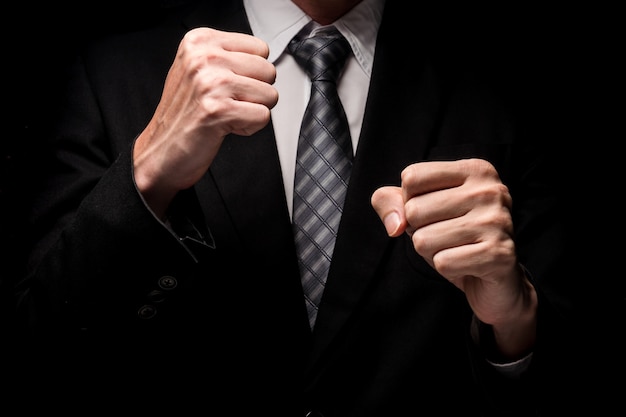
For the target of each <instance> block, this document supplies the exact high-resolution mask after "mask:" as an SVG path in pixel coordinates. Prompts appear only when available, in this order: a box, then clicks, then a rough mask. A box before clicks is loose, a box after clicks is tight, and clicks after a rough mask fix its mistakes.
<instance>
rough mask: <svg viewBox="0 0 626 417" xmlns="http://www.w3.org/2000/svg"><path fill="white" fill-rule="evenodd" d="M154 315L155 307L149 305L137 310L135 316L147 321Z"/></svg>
mask: <svg viewBox="0 0 626 417" xmlns="http://www.w3.org/2000/svg"><path fill="white" fill-rule="evenodd" d="M156 313H157V309H156V307H155V306H153V305H149V304H146V305H144V306H141V307H140V308H139V310H138V311H137V315H138V316H139V318H140V319H143V320H148V319H151V318H153V317H154V316H156Z"/></svg>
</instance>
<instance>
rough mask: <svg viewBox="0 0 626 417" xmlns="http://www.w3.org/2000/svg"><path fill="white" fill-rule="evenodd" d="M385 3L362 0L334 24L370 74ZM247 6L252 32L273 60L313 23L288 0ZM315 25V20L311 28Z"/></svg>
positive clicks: (250, 1)
mask: <svg viewBox="0 0 626 417" xmlns="http://www.w3.org/2000/svg"><path fill="white" fill-rule="evenodd" d="M384 4H385V0H362V1H361V2H360V3H359V4H358V5H356V6H355V7H354V8H353V9H352V10H350V11H349V12H348V13H346V14H345V15H344V16H342V17H341V18H340V19H338V20H337V21H336V22H335V23H334V26H335V27H336V28H337V29H338V30H339V31H340V32H341V33H342V34H343V36H344V37H345V38H346V39H347V40H348V42H349V43H350V46H351V48H352V52H353V53H354V57H355V58H356V60H357V61H358V63H359V65H360V66H361V67H362V68H363V70H364V71H365V72H366V73H367V74H368V75H370V74H371V72H372V63H373V60H374V49H375V47H376V34H377V32H378V27H379V25H380V20H381V18H382V13H383V7H384ZM244 6H245V8H246V13H247V15H248V20H249V21H250V27H251V29H252V33H253V34H254V35H255V36H257V37H259V38H261V39H263V40H264V41H265V42H267V44H268V45H269V48H270V56H269V58H268V60H269V61H270V62H272V63H275V62H276V60H278V58H280V56H281V55H282V54H283V52H284V51H285V48H286V47H287V44H288V43H289V41H290V40H291V38H293V37H294V36H295V35H296V34H297V33H298V32H300V30H302V28H304V27H305V26H306V25H307V24H309V23H310V22H311V18H310V17H309V16H307V15H306V14H305V13H304V12H303V11H302V10H301V9H300V8H299V7H298V6H296V5H295V4H294V3H293V2H291V1H289V0H263V1H259V0H244ZM315 27H316V25H315V23H314V22H313V23H312V26H311V29H314V28H315Z"/></svg>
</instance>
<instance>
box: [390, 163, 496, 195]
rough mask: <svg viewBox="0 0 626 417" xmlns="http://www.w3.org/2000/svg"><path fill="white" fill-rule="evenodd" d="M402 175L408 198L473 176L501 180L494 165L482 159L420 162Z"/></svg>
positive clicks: (464, 180)
mask: <svg viewBox="0 0 626 417" xmlns="http://www.w3.org/2000/svg"><path fill="white" fill-rule="evenodd" d="M401 177H402V188H403V190H404V192H405V199H406V200H408V199H409V198H410V197H412V196H415V195H421V194H425V193H429V192H432V191H436V190H443V189H446V188H453V187H458V186H460V185H462V184H464V183H465V182H466V181H467V180H468V179H469V178H473V177H476V178H490V179H497V180H498V181H499V178H498V173H497V171H496V170H495V168H494V167H493V165H491V164H490V163H489V162H487V161H485V160H482V159H460V160H456V161H428V162H419V163H416V164H412V165H409V166H408V167H406V168H405V169H404V170H403V171H402V175H401Z"/></svg>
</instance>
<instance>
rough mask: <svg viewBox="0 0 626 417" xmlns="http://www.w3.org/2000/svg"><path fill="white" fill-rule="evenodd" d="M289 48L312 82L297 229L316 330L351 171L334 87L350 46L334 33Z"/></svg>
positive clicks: (299, 164)
mask: <svg viewBox="0 0 626 417" xmlns="http://www.w3.org/2000/svg"><path fill="white" fill-rule="evenodd" d="M288 49H289V51H290V53H291V54H292V55H293V56H294V58H295V59H296V61H297V62H298V64H299V65H300V66H301V67H302V68H303V69H304V70H305V71H306V73H307V74H308V76H309V77H310V78H311V82H312V85H311V98H310V100H309V104H308V106H307V108H306V110H305V112H304V118H303V120H302V127H301V130H300V138H299V141H298V153H297V160H296V173H295V182H294V198H293V228H294V235H295V242H296V248H297V251H298V262H299V266H300V276H301V279H302V287H303V290H304V295H305V301H306V304H307V309H308V312H309V322H310V325H311V328H313V326H314V324H315V318H316V317H317V309H318V305H319V302H320V300H321V298H322V292H323V290H324V286H325V284H326V277H327V275H328V270H329V268H330V260H331V258H332V255H333V250H334V247H335V238H336V237H337V230H338V228H339V221H340V219H341V213H342V211H343V201H344V198H345V192H346V189H347V187H348V181H349V179H350V170H351V168H352V143H351V140H350V131H349V128H348V122H347V119H346V115H345V112H344V110H343V106H342V105H341V102H340V100H339V96H338V95H337V85H336V79H337V77H338V76H339V73H340V72H341V70H342V68H343V64H344V62H345V58H346V56H347V54H348V53H349V52H350V45H349V44H348V42H347V41H346V39H345V38H344V37H343V36H342V35H341V34H340V33H339V32H338V31H337V30H336V29H334V30H333V31H326V32H323V33H319V34H317V35H316V36H314V37H311V38H304V39H298V37H297V36H296V37H295V38H294V39H292V41H291V42H290V43H289V45H288Z"/></svg>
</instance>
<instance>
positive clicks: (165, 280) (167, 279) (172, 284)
mask: <svg viewBox="0 0 626 417" xmlns="http://www.w3.org/2000/svg"><path fill="white" fill-rule="evenodd" d="M177 285H178V281H177V280H176V278H174V277H172V276H170V275H165V276H162V277H161V278H159V287H161V288H162V289H164V290H173V289H174V288H176V286H177Z"/></svg>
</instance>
